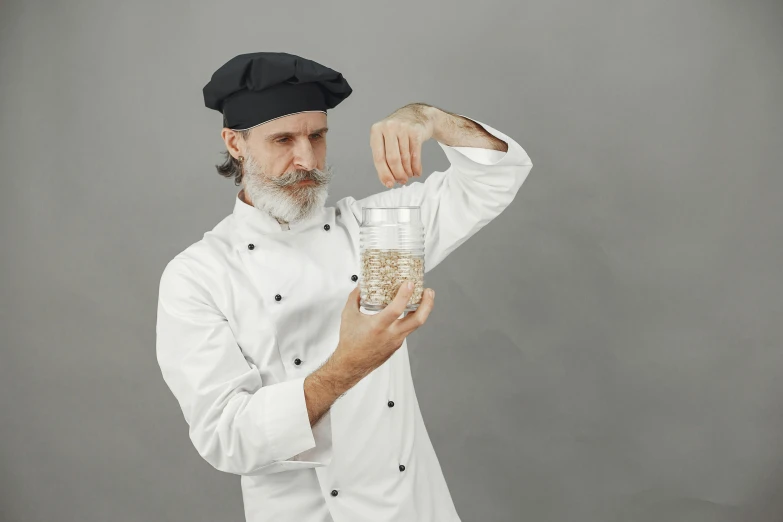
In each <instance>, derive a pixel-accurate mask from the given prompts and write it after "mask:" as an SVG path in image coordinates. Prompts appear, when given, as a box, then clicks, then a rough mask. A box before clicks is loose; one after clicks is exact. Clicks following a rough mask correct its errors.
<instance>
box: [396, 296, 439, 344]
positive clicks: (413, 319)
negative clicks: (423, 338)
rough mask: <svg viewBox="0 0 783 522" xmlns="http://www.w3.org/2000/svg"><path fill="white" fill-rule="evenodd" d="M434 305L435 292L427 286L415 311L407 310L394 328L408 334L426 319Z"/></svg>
mask: <svg viewBox="0 0 783 522" xmlns="http://www.w3.org/2000/svg"><path fill="white" fill-rule="evenodd" d="M434 306H435V292H434V291H433V290H432V289H431V288H428V289H427V290H426V291H425V292H424V295H422V297H421V303H420V304H419V307H418V308H417V309H416V311H414V312H409V313H408V315H406V316H405V318H404V319H400V320H399V321H397V324H396V325H395V329H396V330H397V331H398V332H399V333H401V334H403V335H408V334H409V333H411V332H412V331H414V330H415V329H417V328H418V327H419V326H421V325H423V324H424V323H425V322H426V321H427V317H429V316H430V312H432V308H433V307H434Z"/></svg>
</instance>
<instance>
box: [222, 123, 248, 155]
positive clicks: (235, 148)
mask: <svg viewBox="0 0 783 522" xmlns="http://www.w3.org/2000/svg"><path fill="white" fill-rule="evenodd" d="M220 136H221V137H222V138H223V141H224V142H225V144H226V150H227V151H228V153H229V154H231V156H233V157H234V159H239V156H242V155H243V152H242V150H240V148H239V142H240V140H241V138H240V136H239V133H238V132H237V131H235V130H232V129H228V128H225V127H224V128H223V130H222V131H221V132H220Z"/></svg>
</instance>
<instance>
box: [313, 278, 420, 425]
mask: <svg viewBox="0 0 783 522" xmlns="http://www.w3.org/2000/svg"><path fill="white" fill-rule="evenodd" d="M412 293H413V291H412V290H409V289H407V288H406V285H405V284H402V285H401V286H400V289H399V291H398V292H397V295H396V296H395V298H394V300H393V301H392V302H391V303H389V305H388V306H387V307H386V308H384V309H383V310H381V311H380V312H378V313H377V314H374V315H368V314H364V313H362V312H361V310H360V309H359V302H360V300H361V296H360V293H359V286H358V285H357V286H356V288H354V289H353V291H352V292H351V294H350V295H349V296H348V302H347V303H346V305H345V308H344V309H343V314H342V320H341V322H340V342H339V344H338V345H337V349H336V350H335V351H334V353H332V355H331V357H329V359H327V361H326V362H325V363H324V364H323V365H322V366H321V367H320V368H319V369H317V370H316V371H314V372H313V373H311V374H310V375H308V376H307V377H306V378H305V381H304V394H305V402H306V403H307V413H308V415H309V417H310V425H311V426H313V425H315V423H316V422H318V420H319V419H320V418H321V417H322V416H323V415H324V414H325V413H326V412H327V411H328V410H329V408H330V407H331V406H332V404H333V403H334V401H336V400H337V399H338V398H339V397H340V396H341V395H342V394H343V393H345V392H346V391H348V390H349V389H351V388H353V387H354V386H355V385H356V384H357V383H358V382H359V381H361V380H362V379H363V378H364V377H366V376H367V375H368V374H369V373H370V372H372V371H373V370H374V369H375V368H377V367H378V366H380V365H381V364H383V363H384V362H386V360H387V359H388V358H389V357H391V356H392V354H394V352H395V351H397V349H398V348H399V347H400V346H402V343H403V341H404V340H405V338H406V337H407V336H408V334H410V333H411V332H413V331H414V330H416V329H417V328H418V327H419V326H421V325H423V324H424V323H425V322H426V321H427V317H428V316H429V315H430V312H431V311H432V307H433V305H434V302H435V292H434V291H433V290H431V289H427V290H426V291H425V292H424V295H423V296H422V299H421V304H419V308H418V309H417V310H416V311H415V312H410V313H408V314H407V315H406V316H405V317H404V318H402V319H399V317H400V315H402V312H403V311H405V306H406V305H407V303H408V301H409V300H410V297H411V294H412Z"/></svg>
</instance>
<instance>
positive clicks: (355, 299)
mask: <svg viewBox="0 0 783 522" xmlns="http://www.w3.org/2000/svg"><path fill="white" fill-rule="evenodd" d="M361 300H362V294H361V290H360V289H359V284H358V283H357V284H356V286H355V287H354V289H353V290H351V293H350V294H348V303H347V307H348V308H350V309H352V310H358V309H359V303H361Z"/></svg>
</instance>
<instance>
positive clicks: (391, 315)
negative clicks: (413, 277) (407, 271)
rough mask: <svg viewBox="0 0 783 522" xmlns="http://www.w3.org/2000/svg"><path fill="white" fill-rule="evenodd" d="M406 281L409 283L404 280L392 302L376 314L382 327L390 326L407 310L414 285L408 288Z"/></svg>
mask: <svg viewBox="0 0 783 522" xmlns="http://www.w3.org/2000/svg"><path fill="white" fill-rule="evenodd" d="M406 283H408V281H403V283H402V284H401V285H400V288H399V289H398V290H397V294H396V295H395V297H394V299H393V300H392V302H391V303H389V304H388V305H386V308H384V309H383V310H381V311H380V312H378V313H377V314H376V315H375V317H376V318H377V321H379V322H380V323H381V326H382V327H384V328H388V327H389V325H391V324H392V323H393V322H394V321H396V320H397V318H398V317H399V316H400V315H402V312H404V311H405V307H406V306H408V300H409V299H410V298H411V295H412V294H413V285H411V288H408V286H407V284H406ZM411 283H412V282H411Z"/></svg>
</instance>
